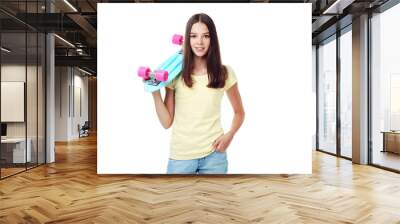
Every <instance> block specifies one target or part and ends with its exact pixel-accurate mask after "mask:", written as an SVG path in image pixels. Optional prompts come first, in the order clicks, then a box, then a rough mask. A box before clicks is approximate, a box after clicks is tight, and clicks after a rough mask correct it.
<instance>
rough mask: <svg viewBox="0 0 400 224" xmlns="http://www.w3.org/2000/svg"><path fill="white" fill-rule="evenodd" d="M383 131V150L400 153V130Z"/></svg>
mask: <svg viewBox="0 0 400 224" xmlns="http://www.w3.org/2000/svg"><path fill="white" fill-rule="evenodd" d="M381 133H383V150H382V152H393V153H397V154H400V132H399V131H382V132H381Z"/></svg>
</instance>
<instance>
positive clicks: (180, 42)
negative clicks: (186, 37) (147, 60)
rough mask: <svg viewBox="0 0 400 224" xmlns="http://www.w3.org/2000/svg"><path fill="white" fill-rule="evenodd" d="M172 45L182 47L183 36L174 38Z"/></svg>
mask: <svg viewBox="0 0 400 224" xmlns="http://www.w3.org/2000/svg"><path fill="white" fill-rule="evenodd" d="M172 43H173V44H177V45H182V43H183V36H182V35H179V34H175V35H174V36H172Z"/></svg>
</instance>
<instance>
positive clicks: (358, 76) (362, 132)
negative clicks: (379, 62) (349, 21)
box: [352, 15, 368, 164]
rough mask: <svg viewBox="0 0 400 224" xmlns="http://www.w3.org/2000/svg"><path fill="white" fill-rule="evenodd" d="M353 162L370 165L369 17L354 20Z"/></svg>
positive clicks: (364, 16)
mask: <svg viewBox="0 0 400 224" xmlns="http://www.w3.org/2000/svg"><path fill="white" fill-rule="evenodd" d="M352 27H353V35H352V37H353V40H352V43H353V59H352V61H353V79H352V81H353V84H352V86H353V93H352V94H353V102H352V104H353V105H352V106H353V114H352V115H353V118H352V119H353V120H352V121H353V124H352V125H353V128H352V129H353V130H352V135H353V136H352V146H353V153H352V157H353V162H354V163H357V164H367V163H368V126H367V125H368V98H367V97H368V95H367V94H368V82H367V80H368V39H367V38H368V15H361V16H360V17H358V18H355V19H354V20H353V25H352Z"/></svg>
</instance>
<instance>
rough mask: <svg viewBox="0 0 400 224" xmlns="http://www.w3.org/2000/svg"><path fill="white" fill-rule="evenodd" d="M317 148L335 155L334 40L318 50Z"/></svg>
mask: <svg viewBox="0 0 400 224" xmlns="http://www.w3.org/2000/svg"><path fill="white" fill-rule="evenodd" d="M318 65H319V69H318V101H319V102H318V107H319V108H318V113H319V114H318V116H319V119H318V120H319V122H318V133H319V138H318V146H319V149H321V150H324V151H327V152H331V153H336V40H335V39H334V40H332V41H330V42H328V43H326V44H324V45H320V46H319V48H318Z"/></svg>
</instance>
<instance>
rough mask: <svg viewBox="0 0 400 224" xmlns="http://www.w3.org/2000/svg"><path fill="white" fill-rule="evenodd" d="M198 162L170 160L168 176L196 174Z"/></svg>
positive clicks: (195, 160)
mask: <svg viewBox="0 0 400 224" xmlns="http://www.w3.org/2000/svg"><path fill="white" fill-rule="evenodd" d="M197 168H198V160H197V159H191V160H175V159H169V160H168V167H167V174H196V172H197Z"/></svg>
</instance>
